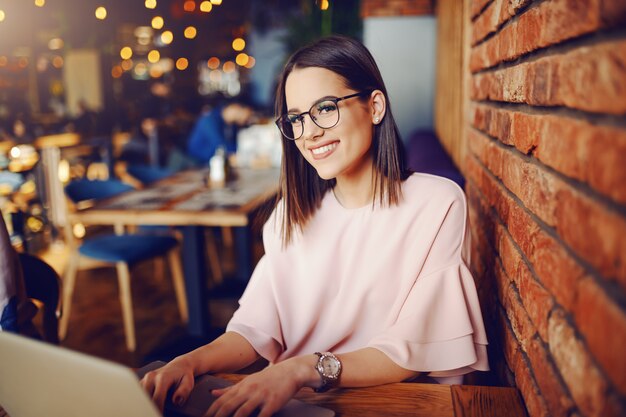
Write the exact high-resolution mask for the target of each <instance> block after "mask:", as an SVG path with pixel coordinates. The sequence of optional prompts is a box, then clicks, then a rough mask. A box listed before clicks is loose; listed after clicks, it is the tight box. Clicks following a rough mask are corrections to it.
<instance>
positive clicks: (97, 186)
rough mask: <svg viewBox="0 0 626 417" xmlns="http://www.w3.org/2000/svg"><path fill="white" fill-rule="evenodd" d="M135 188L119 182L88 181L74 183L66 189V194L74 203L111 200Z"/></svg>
mask: <svg viewBox="0 0 626 417" xmlns="http://www.w3.org/2000/svg"><path fill="white" fill-rule="evenodd" d="M133 189H134V188H133V187H132V186H130V185H128V184H124V183H123V182H121V181H117V180H105V181H100V180H88V179H81V180H76V181H72V182H71V183H69V184H68V185H67V186H66V187H65V193H66V194H67V196H68V197H69V198H70V199H71V200H72V201H73V202H74V203H78V202H81V201H85V200H100V199H103V198H109V197H113V196H116V195H118V194H121V193H124V192H126V191H130V190H133Z"/></svg>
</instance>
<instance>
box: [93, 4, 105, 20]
mask: <svg viewBox="0 0 626 417" xmlns="http://www.w3.org/2000/svg"><path fill="white" fill-rule="evenodd" d="M96 18H97V19H100V20H104V19H106V18H107V9H106V8H104V7H103V6H100V7H98V8H97V9H96Z"/></svg>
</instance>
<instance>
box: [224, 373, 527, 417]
mask: <svg viewBox="0 0 626 417" xmlns="http://www.w3.org/2000/svg"><path fill="white" fill-rule="evenodd" d="M216 376H219V377H222V378H225V379H228V380H230V381H233V382H237V381H239V380H240V379H242V378H243V377H244V375H235V374H218V375H216ZM295 398H297V399H298V400H301V401H304V402H306V403H309V404H314V405H319V406H321V407H326V408H330V409H331V410H334V411H335V413H337V414H336V417H369V416H371V417H392V416H397V417H404V416H406V417H409V416H410V417H422V416H423V417H526V410H525V408H524V405H523V403H522V400H521V396H520V395H519V392H518V390H517V389H516V388H503V387H483V386H476V385H443V384H422V383H412V382H411V383H407V382H404V383H396V384H386V385H380V386H377V387H368V388H338V389H333V390H330V391H328V392H325V393H321V394H317V393H315V392H313V390H311V389H309V388H304V389H302V390H300V392H299V393H298V394H297V395H296V397H295Z"/></svg>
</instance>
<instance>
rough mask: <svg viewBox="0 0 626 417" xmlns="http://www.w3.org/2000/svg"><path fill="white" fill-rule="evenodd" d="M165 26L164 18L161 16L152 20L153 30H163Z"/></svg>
mask: <svg viewBox="0 0 626 417" xmlns="http://www.w3.org/2000/svg"><path fill="white" fill-rule="evenodd" d="M164 24H165V21H164V20H163V18H162V17H161V16H154V17H153V18H152V28H153V29H157V30H159V29H161V28H163V25H164Z"/></svg>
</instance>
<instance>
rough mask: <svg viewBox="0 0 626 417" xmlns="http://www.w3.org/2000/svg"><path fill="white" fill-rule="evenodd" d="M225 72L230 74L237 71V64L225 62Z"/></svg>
mask: <svg viewBox="0 0 626 417" xmlns="http://www.w3.org/2000/svg"><path fill="white" fill-rule="evenodd" d="M223 70H224V72H225V73H229V72H233V71H235V63H234V62H233V61H226V62H224V68H223Z"/></svg>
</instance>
